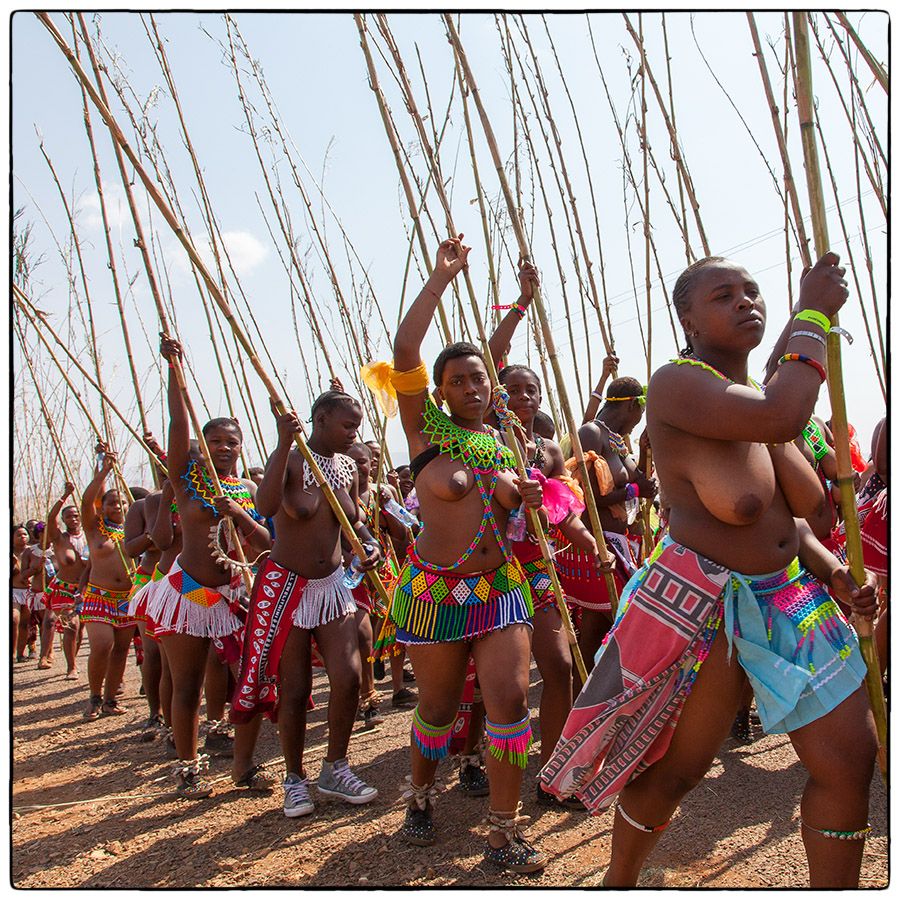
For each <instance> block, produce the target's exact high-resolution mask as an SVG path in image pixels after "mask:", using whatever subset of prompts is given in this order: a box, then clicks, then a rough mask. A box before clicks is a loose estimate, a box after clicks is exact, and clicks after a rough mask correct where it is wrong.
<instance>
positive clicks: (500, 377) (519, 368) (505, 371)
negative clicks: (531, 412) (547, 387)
mask: <svg viewBox="0 0 900 900" xmlns="http://www.w3.org/2000/svg"><path fill="white" fill-rule="evenodd" d="M516 372H524V373H525V374H526V375H530V376H531V377H532V378H533V379H534V380H535V381H536V382H537V386H538V390H539V391H542V392H543V387H542V385H541V379H540V376H539V375H538V373H537V372H535V371H534V369H530V368H529V367H528V366H523V365H521V364H519V363H514V364H513V365H511V366H504V367H503V368H502V369H501V370H500V371H499V372H498V373H497V381H499V382H500V384H506V379H507V378H509V376H510V375H515V374H516Z"/></svg>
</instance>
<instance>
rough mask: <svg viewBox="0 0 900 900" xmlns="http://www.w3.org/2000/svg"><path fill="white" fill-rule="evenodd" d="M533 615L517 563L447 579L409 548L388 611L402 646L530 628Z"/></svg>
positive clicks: (528, 589) (450, 575)
mask: <svg viewBox="0 0 900 900" xmlns="http://www.w3.org/2000/svg"><path fill="white" fill-rule="evenodd" d="M533 615H534V605H533V602H532V597H531V588H530V587H529V584H528V578H527V576H526V574H525V572H524V571H523V569H522V566H521V565H520V563H519V562H518V560H516V559H513V560H512V561H511V562H510V561H507V562H504V563H503V565H501V566H499V567H498V568H496V569H491V570H490V571H487V572H471V573H468V574H465V575H452V574H450V573H449V572H443V571H440V570H437V569H433V568H431V567H430V566H429V565H428V563H426V562H423V561H422V560H421V559H419V557H418V555H417V554H416V553H415V550H414V548H412V547H411V548H410V550H409V561H408V562H407V563H406V565H405V566H404V567H403V569H402V570H401V571H400V577H399V579H398V581H397V586H396V587H395V589H394V597H393V601H392V603H391V610H390V619H391V621H392V622H393V623H394V625H395V626H396V628H397V634H396V640H397V641H399V642H400V643H402V644H437V643H443V642H447V641H469V640H474V639H475V638H479V637H482V636H484V635H486V634H489V633H490V632H491V631H496V630H497V629H500V628H505V627H506V626H508V625H513V624H516V623H518V622H524V623H526V624H529V625H530V622H529V619H530V618H531V617H532V616H533Z"/></svg>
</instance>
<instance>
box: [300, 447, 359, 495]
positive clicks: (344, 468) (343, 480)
mask: <svg viewBox="0 0 900 900" xmlns="http://www.w3.org/2000/svg"><path fill="white" fill-rule="evenodd" d="M307 449H309V448H307ZM309 455H310V456H311V457H312V458H313V459H314V460H315V461H316V465H318V467H319V468H320V469H321V470H322V474H323V475H324V476H325V480H326V481H327V482H328V484H329V485H330V486H331V489H332V490H333V491H340V490H343V489H345V488H348V487H350V485H351V484H353V476H354V474H355V473H356V463H355V462H354V461H353V460H352V459H351V458H350V457H349V456H344V454H343V453H335V454H333V455H331V456H320V455H319V454H318V453H315V452H314V451H313V450H310V451H309ZM318 483H319V482H318V481H316V476H315V475H314V474H313V470H312V468H311V467H310V465H309V463H308V462H307V461H306V460H305V459H304V460H303V490H304V491H308V490H309V489H310V488H311V487H313V486H314V485H317V484H318Z"/></svg>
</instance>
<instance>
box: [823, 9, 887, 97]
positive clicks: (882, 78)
mask: <svg viewBox="0 0 900 900" xmlns="http://www.w3.org/2000/svg"><path fill="white" fill-rule="evenodd" d="M835 15H836V16H837V18H838V21H839V22H840V23H841V25H843V26H844V29H845V30H846V32H847V34H849V35H850V39H851V40H852V41H853V43H854V44H856V49H857V50H859V52H860V53H861V54H862V58H863V59H864V60H865V61H866V65H867V66H868V67H869V68H870V69H871V70H872V74H873V75H874V76H875V80H876V81H877V82H878V83H879V84H880V85H881V86H882V87H883V88H884V92H885V93H886V94H890V85H889V79H888V74H887V72H885V70H884V67H883V66H882V65H881V63H880V62H878V60H877V59H875V57H874V56H873V55H872V53H871V51H870V50H869V48H868V47H866V45H865V44H864V43H863V42H862V41H861V40H860V37H859V35H858V34H857V33H856V30H855V29H854V28H853V26H852V25H851V24H850V20H849V19H848V18H847V16H846V15H844V13H842V12H837V11H835Z"/></svg>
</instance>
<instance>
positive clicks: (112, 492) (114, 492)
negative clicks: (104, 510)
mask: <svg viewBox="0 0 900 900" xmlns="http://www.w3.org/2000/svg"><path fill="white" fill-rule="evenodd" d="M110 494H115V495H116V497H117V498H118V496H119V492H118V490H117V489H116V488H110V489H109V490H108V491H104V492H103V496H102V497H101V498H100V502H101V503H106V498H107V497H109V495H110Z"/></svg>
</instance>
